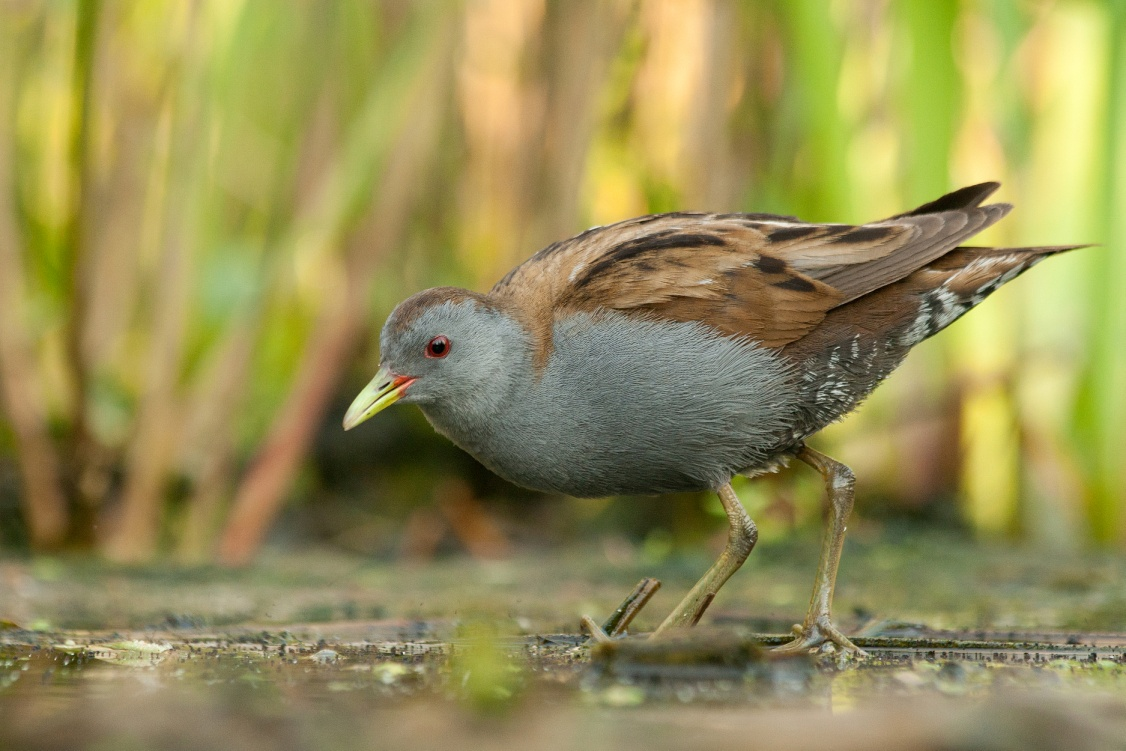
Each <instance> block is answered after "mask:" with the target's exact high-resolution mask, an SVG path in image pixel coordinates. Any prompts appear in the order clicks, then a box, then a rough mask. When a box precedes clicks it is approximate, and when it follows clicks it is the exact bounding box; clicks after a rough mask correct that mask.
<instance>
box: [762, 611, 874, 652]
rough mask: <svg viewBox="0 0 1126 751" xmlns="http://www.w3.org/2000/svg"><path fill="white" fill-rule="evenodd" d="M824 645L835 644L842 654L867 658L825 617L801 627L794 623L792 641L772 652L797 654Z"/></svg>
mask: <svg viewBox="0 0 1126 751" xmlns="http://www.w3.org/2000/svg"><path fill="white" fill-rule="evenodd" d="M826 643H832V644H835V645H836V647H837V649H839V650H841V651H842V652H847V653H850V654H853V655H856V656H857V657H867V656H868V653H867V652H865V651H864V650H863V649H861V648H860V647H858V646H856V645H855V644H853V643H852V640H851V639H849V638H848V637H847V636H845V635H844V634H842V633H841V632H840V630H839V629H838V628H837V627H836V626H834V625H833V622H832V621H831V620H830V619H829V616H827V615H826V616H821V617H818V618H815V619H814V620H813V621H812V622H810V621H807V622H806V623H805V624H803V625H799V624H796V623H795V624H794V640H793V641H790V642H787V643H785V644H783V645H781V646H778V647H775V648H774V651H775V652H780V653H782V654H798V653H801V652H808V651H809V650H811V649H815V648H817V647H820V646H821V645H822V644H826Z"/></svg>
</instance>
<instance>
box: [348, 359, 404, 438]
mask: <svg viewBox="0 0 1126 751" xmlns="http://www.w3.org/2000/svg"><path fill="white" fill-rule="evenodd" d="M414 382H415V379H414V378H411V377H410V376H401V375H396V374H395V373H392V372H391V371H390V370H388V369H387V368H386V367H382V368H380V369H379V372H378V373H376V374H375V378H372V379H371V383H369V384H368V385H367V386H365V387H364V390H363V391H361V392H360V395H359V396H357V397H356V399H355V401H353V402H352V406H351V407H349V408H348V411H347V412H346V413H345V414H344V429H345V430H351V429H352V428H354V427H356V426H357V425H359V424H360V423H361V422H364V421H365V420H367V419H369V418H371V417H372V416H373V415H375V413H377V412H379V411H380V410H382V409H384V408H385V407H390V406H391V405H392V404H394V403H395V402H397V401H399V400H400V399H401V398H403V393H404V392H405V391H406V390H407V386H410V385H411V384H412V383H414Z"/></svg>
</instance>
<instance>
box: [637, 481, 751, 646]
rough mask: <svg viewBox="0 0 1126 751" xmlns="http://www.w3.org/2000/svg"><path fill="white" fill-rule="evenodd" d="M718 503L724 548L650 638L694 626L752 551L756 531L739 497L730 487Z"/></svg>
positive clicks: (724, 488) (727, 485) (729, 484)
mask: <svg viewBox="0 0 1126 751" xmlns="http://www.w3.org/2000/svg"><path fill="white" fill-rule="evenodd" d="M719 500H720V502H721V503H723V510H724V511H726V512H727V521H728V522H729V523H730V524H731V528H730V530H729V531H728V533H727V547H725V548H724V549H723V552H722V553H720V555H719V559H718V560H716V562H715V563H713V564H712V567H711V568H710V569H708V572H707V573H706V574H704V576H703V577H702V578H701V579H700V581H698V582H696V586H694V587H692V591H691V592H689V593H688V595H687V596H685V598H684V599H683V600H681V601H680V604H679V605H677V606H676V609H675V610H673V611H672V613H670V614H669V616H668V618H665V620H664V622H663V623H662V624H661V625H660V626H658V627H657V630H656V631H654V632H653V636H659V635H660V634H662V633H663V632H665V631H667V630H669V629H675V628H685V627H688V626H695V625H696V622H697V621H699V620H700V616H702V615H703V614H704V611H705V610H707V609H708V606H709V605H711V604H712V600H714V599H715V596H716V592H719V588H720V587H722V586H723V583H724V582H726V581H727V580H728V579H730V578H731V575H732V574H734V573H735V572H736V571H738V570H739V567H740V566H742V565H743V561H745V560H747V556H748V555H750V554H751V551H752V550H753V549H754V547H755V542H756V541H757V540H758V527H756V526H755V523H754V522H753V521H751V517H749V516H747V511H746V509H744V508H743V504H742V503H740V502H739V497H738V496H737V495H735V491H734V490H733V489H732V488H731V483H728V484H726V485H724V486H723V487H722V488H720V489H719Z"/></svg>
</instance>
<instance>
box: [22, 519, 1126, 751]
mask: <svg viewBox="0 0 1126 751" xmlns="http://www.w3.org/2000/svg"><path fill="white" fill-rule="evenodd" d="M857 537H858V538H859V539H857V540H856V541H854V542H852V543H851V544H850V545H849V547H848V549H846V553H845V556H846V558H845V562H844V566H843V568H842V575H841V582H840V585H839V588H838V595H837V610H838V613H839V614H840V615H839V620H840V622H841V625H842V626H843V627H844V628H845V629H846V631H849V632H851V633H854V634H857V635H858V636H857V639H856V641H857V642H858V643H859V644H860V645H861V646H863V647H864V648H865V649H867V650H868V651H869V652H870V653H871V655H872V656H871V657H870V658H869V659H867V660H864V661H856V660H851V659H847V658H843V657H842V656H841V655H839V654H834V653H831V652H829V653H825V654H820V655H816V656H810V657H808V658H805V657H802V658H797V659H779V658H776V657H775V656H773V655H772V654H771V653H770V652H769V650H768V647H769V646H770V645H771V644H773V643H778V642H780V641H781V640H782V639H783V638H784V637H783V633H784V632H785V631H786V629H787V626H788V624H789V623H792V622H793V621H794V620H795V619H796V618H797V617H798V616H799V615H800V614H801V611H802V609H803V606H804V599H805V596H806V590H807V587H808V586H809V584H810V582H811V579H812V571H813V562H814V559H815V554H816V549H815V547H816V546H815V544H814V542H815V541H812V540H797V541H788V542H774V543H771V544H764V545H762V546H761V547H760V549H758V550H756V551H755V556H757V559H752V562H751V563H750V564H748V566H747V568H746V569H745V570H744V571H742V572H740V573H739V574H738V575H737V576H736V577H735V579H733V580H732V582H731V583H730V584H729V585H728V588H725V589H724V591H723V593H722V594H721V595H720V597H719V598H718V600H717V602H716V604H715V607H714V611H713V612H711V613H710V614H709V616H707V617H706V618H705V624H703V625H702V627H701V628H699V629H697V630H695V631H694V632H692V633H690V634H685V635H682V636H678V637H675V638H670V639H666V640H663V641H661V642H655V641H654V642H649V641H646V640H644V639H643V638H642V637H641V636H634V637H629V638H627V639H625V640H622V641H620V642H616V643H614V644H611V645H600V646H598V647H594V648H592V647H591V646H589V645H587V644H586V642H585V640H584V639H583V638H582V637H581V636H580V635H579V633H578V618H579V616H580V615H581V614H582V613H591V614H593V615H596V616H599V617H604V616H605V615H608V614H609V613H610V612H611V611H612V610H613V608H614V606H615V605H616V604H617V602H618V600H620V598H621V597H622V596H623V594H624V593H625V592H627V591H628V590H629V589H630V588H631V587H632V585H633V583H634V582H635V581H636V580H637V579H638V578H640V576H641V575H643V574H654V575H658V576H660V577H661V578H662V579H663V580H664V581H665V586H664V588H663V589H662V591H661V592H660V593H658V595H657V597H656V598H654V601H653V602H652V603H651V604H650V606H649V608H648V609H647V610H646V611H644V612H643V613H642V615H641V616H640V617H639V618H638V621H637V622H636V623H635V627H636V628H637V629H638V630H639V631H642V632H644V631H645V630H647V629H649V628H652V626H653V625H654V624H655V623H656V622H658V621H659V619H660V617H661V616H663V615H664V612H665V611H667V610H668V609H670V608H671V607H672V605H673V604H674V603H675V600H676V598H677V596H678V595H679V594H681V593H682V592H683V591H684V590H686V589H687V587H688V586H690V584H691V583H692V578H693V576H694V574H695V573H697V572H698V571H700V570H702V569H703V568H704V567H706V565H707V560H706V557H705V556H704V554H703V553H702V552H701V554H700V555H699V556H698V557H697V556H691V557H685V558H677V557H675V556H674V557H664V558H659V557H656V556H653V555H649V554H646V553H645V551H644V550H641V549H633V548H631V547H630V546H628V545H626V544H625V543H622V542H621V541H615V540H607V541H605V542H604V544H601V545H599V546H596V547H592V548H590V549H587V550H585V551H571V552H563V553H560V552H556V553H550V554H543V555H535V556H533V555H525V556H521V557H519V558H516V559H513V560H510V561H505V562H491V563H482V562H475V561H470V560H446V561H439V562H436V563H433V564H428V565H421V566H418V565H416V566H403V565H396V564H389V563H376V562H371V561H366V560H361V559H356V558H346V557H342V556H339V555H336V554H328V553H320V554H313V553H310V554H305V555H274V556H267V557H266V558H265V559H264V560H263V561H262V562H261V564H260V565H258V566H256V567H255V568H253V569H250V570H246V571H240V572H230V571H222V570H217V569H194V570H180V569H175V568H156V569H154V568H146V569H122V568H114V567H109V566H105V565H104V564H96V563H91V562H89V561H83V560H77V559H76V560H67V559H38V560H32V561H28V560H18V559H8V560H2V559H0V617H2V618H5V619H7V620H6V621H5V622H4V623H5V626H4V628H3V630H0V748H3V749H8V748H13V749H15V748H37V749H38V748H42V749H71V748H76V749H77V748H93V749H103V748H104V749H110V748H113V749H117V748H125V749H133V748H136V749H143V748H176V749H180V748H183V749H235V748H237V749H257V748H263V749H265V748H271V749H273V748H281V749H328V750H330V751H331V750H332V749H353V748H355V749H359V748H411V749H419V748H436V749H437V748H443V749H444V748H459V747H479V748H528V749H540V748H543V749H578V748H583V749H587V748H591V747H613V748H646V749H650V748H666V747H667V748H673V747H685V746H690V747H691V746H696V745H698V746H700V747H708V748H727V747H731V748H770V749H805V748H857V749H862V748H863V749H871V748H889V749H897V748H903V749H908V748H909V749H916V748H917V749H931V748H933V749H960V748H964V749H978V748H981V749H1009V748H1012V749H1037V748H1069V749H1084V748H1091V749H1104V748H1126V622H1124V621H1123V615H1124V614H1126V578H1124V574H1126V560H1123V559H1122V558H1120V557H1116V556H1112V555H1090V554H1088V555H1078V554H1060V553H1056V554H1052V555H1045V554H1044V553H1042V552H1035V551H1025V550H1020V549H1013V548H1003V547H997V546H983V545H977V544H973V543H970V542H968V541H965V540H961V539H958V538H956V537H935V536H920V535H887V534H884V535H881V536H878V537H871V538H867V539H866V538H865V537H864V535H863V534H861V535H857ZM592 744H593V746H592Z"/></svg>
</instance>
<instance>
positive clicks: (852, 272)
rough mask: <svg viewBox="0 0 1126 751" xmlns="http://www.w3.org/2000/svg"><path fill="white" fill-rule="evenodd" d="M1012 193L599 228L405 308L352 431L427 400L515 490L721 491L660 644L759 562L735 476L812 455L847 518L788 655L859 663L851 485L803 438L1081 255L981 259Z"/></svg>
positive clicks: (1035, 252)
mask: <svg viewBox="0 0 1126 751" xmlns="http://www.w3.org/2000/svg"><path fill="white" fill-rule="evenodd" d="M998 187H999V184H998V183H993V182H990V183H982V184H980V185H973V186H970V187H967V188H962V189H961V190H957V191H954V192H953V193H949V194H947V195H945V196H943V197H941V198H939V199H937V200H935V201H932V202H930V203H927V204H925V205H923V206H920V207H919V208H917V209H915V210H914V211H909V212H907V213H904V214H898V215H896V216H893V217H890V218H888V219H884V220H882V221H878V222H873V223H870V224H864V225H859V226H851V225H845V224H812V223H808V222H803V221H801V220H800V219H797V218H795V217H792V216H778V215H774V214H716V213H700V212H674V213H669V214H654V215H650V216H642V217H637V218H635V219H627V220H625V221H622V222H618V223H617V224H611V225H607V226H604V227H594V228H592V229H589V230H587V231H585V232H583V233H581V234H579V235H576V236H575V237H572V238H570V239H567V240H562V241H560V242H556V243H554V244H552V245H549V246H548V247H546V248H544V249H543V250H540V251H539V252H538V253H536V254H535V255H533V256H532V257H531V258H530V259H528V260H527V261H525V262H524V263H522V264H521V265H519V266H517V267H516V268H515V269H513V270H512V271H511V272H509V273H508V275H507V276H505V277H504V278H503V279H501V280H500V281H499V282H498V283H497V284H496V286H494V287H493V288H492V290H491V291H489V292H488V294H480V293H478V292H471V291H469V290H465V289H459V288H455V287H437V288H433V289H427V290H424V291H422V292H419V293H417V294H415V295H414V296H412V297H410V298H408V299H406V300H404V301H403V302H402V303H400V304H399V305H398V307H396V308H395V310H394V311H393V312H392V313H391V316H390V317H389V318H388V319H387V322H386V323H385V325H384V326H383V330H382V332H381V334H380V352H381V362H380V368H379V371H378V372H377V373H376V375H375V378H374V379H373V380H372V381H371V383H370V384H368V386H367V387H366V388H365V389H364V390H363V391H362V392H361V393H360V395H359V396H357V397H356V400H355V401H354V402H353V403H352V405H351V407H350V408H349V409H348V412H347V414H346V415H345V417H344V428H345V430H349V429H351V428H354V427H355V426H357V425H359V424H360V423H362V422H364V421H365V420H367V419H368V418H370V417H371V416H372V415H374V414H376V413H377V412H379V411H380V410H382V409H384V408H385V407H387V406H389V405H391V404H393V403H395V402H402V403H404V404H417V405H418V406H419V408H420V409H421V410H422V412H423V414H424V415H425V416H426V418H427V419H428V420H429V421H430V424H431V425H433V426H434V428H435V429H436V430H437V431H438V432H439V433H441V434H443V435H445V436H447V437H448V438H449V439H450V440H452V441H453V442H454V443H455V444H457V445H458V446H460V447H461V448H462V449H464V450H465V451H467V452H468V453H470V454H471V455H473V456H474V457H476V458H477V459H478V460H479V461H480V462H481V463H482V464H484V465H485V466H486V467H488V468H489V469H491V470H492V471H493V472H495V473H497V474H498V475H500V476H501V477H504V478H505V479H507V480H509V481H511V482H514V483H516V484H517V485H522V486H524V487H528V488H532V489H535V490H541V491H550V492H555V493H562V494H566V495H571V496H577V497H596V496H607V495H617V494H646V495H657V494H661V493H673V492H681V491H700V490H711V491H714V492H716V493H717V494H718V495H719V498H720V501H721V502H722V504H723V507H724V509H725V510H726V512H727V516H728V519H729V522H730V532H729V535H728V542H727V546H726V548H725V549H724V551H723V553H722V554H721V555H720V557H719V559H718V560H717V561H716V562H715V564H714V565H713V566H712V567H711V568H710V569H709V570H708V571H707V573H706V574H704V576H703V578H701V579H700V581H699V582H698V583H697V584H696V585H695V587H693V589H692V590H691V592H689V594H688V595H687V596H686V597H685V598H684V599H683V601H681V603H680V604H679V605H678V606H677V607H676V609H675V610H673V612H672V613H671V614H670V615H669V616H668V617H667V618H666V619H665V620H664V622H663V623H662V624H661V625H660V626H659V627H658V629H657V631H656V632H655V635H656V634H660V633H662V632H664V631H666V630H668V629H673V628H680V627H686V626H691V625H693V624H695V623H696V622H697V621H698V620H699V619H700V616H701V615H702V614H703V612H704V610H705V609H706V608H707V607H708V605H709V604H711V601H712V600H713V599H714V597H715V595H716V593H717V592H718V591H719V588H720V587H721V586H722V585H723V583H724V582H726V581H727V579H728V578H729V577H730V576H731V575H732V574H733V573H734V572H735V571H736V570H737V569H738V568H739V567H740V566H741V565H742V563H743V561H744V560H745V559H746V558H747V556H748V555H749V554H750V552H751V549H752V548H753V547H754V544H755V541H756V540H757V537H758V530H757V528H756V526H755V524H754V522H753V521H752V520H751V519H750V518H749V517H748V515H747V513H746V511H745V510H744V509H743V506H742V505H741V503H740V502H739V499H738V498H737V497H736V495H735V492H734V491H733V490H732V487H731V480H732V478H733V477H734V476H736V475H744V476H750V477H753V476H755V475H759V474H761V473H763V472H767V471H771V470H775V469H777V468H778V467H780V466H783V465H785V464H787V463H788V462H789V461H790V460H791V459H793V458H797V459H799V460H800V461H802V462H804V463H806V464H809V465H810V466H812V467H813V468H814V469H816V470H817V471H818V472H819V473H820V474H821V476H822V477H823V478H824V481H825V487H826V491H827V493H828V497H829V515H828V516H829V518H828V525H827V529H826V532H825V535H824V539H823V544H822V549H821V558H820V563H819V565H818V570H817V576H816V580H815V583H814V590H813V596H812V598H811V601H810V605H809V609H808V612H807V614H806V616H805V620H804V622H803V623H802V624H800V625H797V626H795V627H794V630H795V637H794V639H793V641H791V642H789V643H787V644H785V645H782V646H781V647H780V648H779V649H781V650H782V651H787V652H799V651H803V650H808V649H811V648H815V647H819V646H821V645H822V644H824V643H826V642H832V643H834V644H835V645H837V647H838V648H840V649H842V650H845V651H849V652H860V650H858V649H857V647H856V646H855V645H853V643H852V642H851V641H850V640H849V639H848V638H847V637H846V636H844V635H843V634H842V633H841V632H840V631H839V630H838V629H837V627H836V626H835V625H834V624H833V621H832V617H831V605H832V599H833V587H834V585H835V582H836V577H837V566H838V563H839V561H840V555H841V548H842V545H843V542H844V534H845V525H846V522H847V520H848V516H849V513H850V512H851V510H852V505H853V486H854V477H853V473H852V471H851V470H850V469H849V468H848V467H846V466H845V465H844V464H842V463H840V462H838V461H836V460H834V459H831V458H829V457H828V456H825V455H824V454H821V453H819V452H817V451H815V450H813V449H811V448H809V447H808V446H806V444H805V442H806V440H807V439H808V438H809V437H810V436H812V435H813V434H814V433H816V432H817V431H819V430H821V429H822V428H824V427H825V426H826V425H828V424H830V423H832V422H834V421H836V420H838V419H840V418H841V417H843V416H844V415H846V414H848V413H849V412H850V411H851V410H852V409H853V408H855V407H856V405H857V404H858V403H859V402H860V401H861V400H862V399H864V397H866V396H867V395H868V394H869V393H871V391H872V390H873V389H874V388H875V387H876V386H877V385H878V384H879V383H880V382H881V381H883V380H884V379H885V378H886V377H887V376H888V374H889V373H891V371H892V370H893V369H895V367H896V366H898V365H899V363H900V362H902V360H903V358H904V356H905V355H906V354H907V352H908V350H910V349H911V348H912V347H914V346H915V345H916V344H918V343H919V342H921V341H923V340H924V339H926V338H928V337H930V336H933V335H934V334H936V333H937V332H939V331H941V330H942V329H944V328H946V327H947V326H949V325H950V324H951V323H953V322H954V321H955V320H956V319H957V318H958V317H959V316H961V315H962V314H963V313H965V312H966V311H968V310H969V309H970V308H972V307H974V306H975V305H977V304H978V303H980V302H981V301H982V300H984V299H985V298H986V297H987V296H988V295H989V294H990V293H991V292H993V291H994V290H996V289H997V288H998V287H1000V286H1001V285H1002V284H1004V283H1006V282H1008V281H1010V280H1011V279H1013V278H1014V277H1016V276H1017V275H1018V274H1020V273H1021V272H1023V271H1024V270H1026V269H1028V268H1029V267H1031V266H1032V265H1034V264H1035V263H1037V262H1038V261H1040V260H1041V259H1042V258H1044V257H1046V256H1048V255H1051V254H1053V253H1059V252H1062V251H1066V250H1071V249H1074V248H1079V247H1084V246H1080V245H1068V246H1055V247H1031V248H985V247H970V246H963V245H962V243H963V242H965V241H966V240H968V239H969V238H970V237H972V236H973V235H976V234H977V233H978V232H980V231H982V230H983V229H985V228H986V227H989V226H990V225H992V224H993V223H995V222H997V221H998V220H999V219H1001V218H1002V217H1004V216H1005V215H1006V214H1008V213H1009V211H1010V209H1011V208H1012V207H1011V206H1010V205H1009V204H1004V203H995V204H990V205H982V203H983V202H984V201H985V199H986V198H988V197H989V196H990V195H991V194H992V193H993V192H994V191H995V190H996V189H997V188H998Z"/></svg>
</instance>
